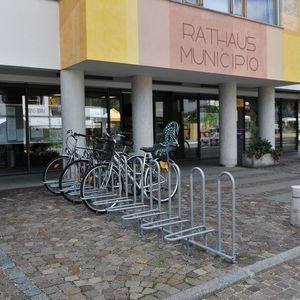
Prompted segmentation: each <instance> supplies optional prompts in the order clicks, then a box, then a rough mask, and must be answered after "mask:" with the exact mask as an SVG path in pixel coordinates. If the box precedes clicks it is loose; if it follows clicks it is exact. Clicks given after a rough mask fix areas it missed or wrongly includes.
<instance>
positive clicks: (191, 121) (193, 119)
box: [182, 98, 199, 158]
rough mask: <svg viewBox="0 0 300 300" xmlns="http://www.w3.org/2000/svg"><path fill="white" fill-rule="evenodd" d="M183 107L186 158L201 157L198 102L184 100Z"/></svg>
mask: <svg viewBox="0 0 300 300" xmlns="http://www.w3.org/2000/svg"><path fill="white" fill-rule="evenodd" d="M182 105H183V107H182V124H183V126H182V128H183V136H184V140H183V143H184V145H183V146H184V157H185V158H195V157H199V126H198V124H199V114H198V111H199V108H198V100H196V99H188V98H185V99H182Z"/></svg>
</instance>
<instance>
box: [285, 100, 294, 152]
mask: <svg viewBox="0 0 300 300" xmlns="http://www.w3.org/2000/svg"><path fill="white" fill-rule="evenodd" d="M281 105H282V150H283V151H285V152H287V151H295V150H297V119H296V117H297V114H296V105H295V102H294V101H282V103H281Z"/></svg>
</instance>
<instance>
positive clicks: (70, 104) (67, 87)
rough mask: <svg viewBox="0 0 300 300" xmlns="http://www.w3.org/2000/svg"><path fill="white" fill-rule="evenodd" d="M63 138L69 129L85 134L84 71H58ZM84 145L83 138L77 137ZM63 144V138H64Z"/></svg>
mask: <svg viewBox="0 0 300 300" xmlns="http://www.w3.org/2000/svg"><path fill="white" fill-rule="evenodd" d="M60 86H61V108H62V128H63V138H64V139H65V136H66V132H67V131H68V130H69V129H72V130H73V131H75V132H77V133H82V134H85V109H84V108H85V94H84V73H83V72H82V71H78V70H62V71H61V72H60ZM79 144H80V145H84V139H82V138H81V139H79ZM64 146H65V140H64Z"/></svg>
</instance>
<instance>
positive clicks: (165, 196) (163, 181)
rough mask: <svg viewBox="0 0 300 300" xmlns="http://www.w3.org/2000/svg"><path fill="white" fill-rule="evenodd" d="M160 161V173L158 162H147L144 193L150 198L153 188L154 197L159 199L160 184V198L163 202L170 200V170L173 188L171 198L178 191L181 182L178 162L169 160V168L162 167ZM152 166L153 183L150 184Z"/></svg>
mask: <svg viewBox="0 0 300 300" xmlns="http://www.w3.org/2000/svg"><path fill="white" fill-rule="evenodd" d="M157 161H158V164H159V168H160V175H159V172H158V170H157V164H147V167H146V170H145V178H144V194H145V195H146V197H148V198H150V194H151V189H152V197H153V199H154V200H156V201H158V200H159V186H160V199H161V202H166V201H168V200H169V172H170V175H171V190H170V196H171V198H172V197H174V195H175V194H176V192H177V189H178V184H179V175H178V171H177V168H176V164H175V162H174V161H172V160H169V163H168V169H166V168H162V167H161V165H160V161H159V160H157ZM150 168H152V185H151V186H150V182H151V181H150V175H151V172H150Z"/></svg>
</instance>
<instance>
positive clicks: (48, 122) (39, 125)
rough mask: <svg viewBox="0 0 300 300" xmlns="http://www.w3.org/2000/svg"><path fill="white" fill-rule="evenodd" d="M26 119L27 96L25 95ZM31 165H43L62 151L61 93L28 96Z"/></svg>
mask: <svg viewBox="0 0 300 300" xmlns="http://www.w3.org/2000/svg"><path fill="white" fill-rule="evenodd" d="M45 94H46V93H45ZM22 101H23V115H24V119H25V96H23V100H22ZM28 123H29V143H30V164H31V166H32V167H33V166H43V165H45V164H46V163H47V162H48V161H49V160H50V159H51V158H52V157H54V156H57V155H58V154H59V153H60V152H61V147H62V121H61V104H60V95H58V94H49V95H47V94H46V95H39V96H28Z"/></svg>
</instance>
